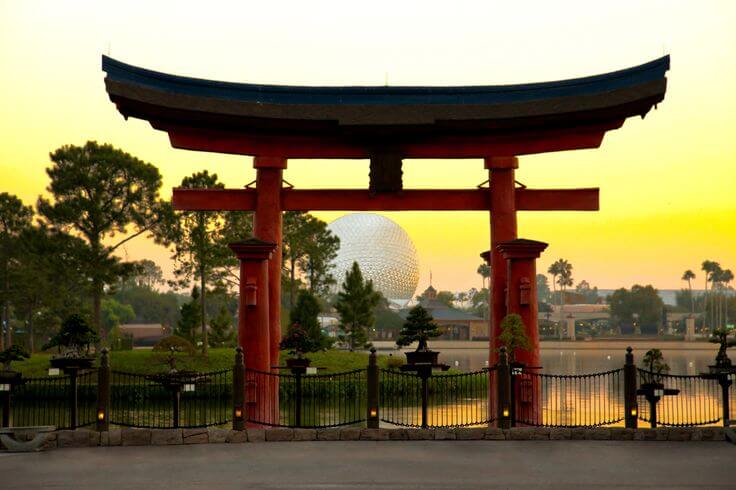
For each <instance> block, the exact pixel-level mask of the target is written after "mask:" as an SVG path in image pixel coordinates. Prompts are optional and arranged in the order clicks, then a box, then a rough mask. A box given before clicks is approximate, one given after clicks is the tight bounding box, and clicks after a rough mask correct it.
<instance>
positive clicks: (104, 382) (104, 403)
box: [97, 348, 111, 432]
mask: <svg viewBox="0 0 736 490" xmlns="http://www.w3.org/2000/svg"><path fill="white" fill-rule="evenodd" d="M110 405H111V404H110V356H109V354H108V350H107V349H106V348H105V349H102V355H101V356H100V367H99V368H98V369H97V430H98V431H100V432H103V431H107V430H110Z"/></svg>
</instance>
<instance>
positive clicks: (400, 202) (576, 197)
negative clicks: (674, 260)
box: [173, 188, 599, 211]
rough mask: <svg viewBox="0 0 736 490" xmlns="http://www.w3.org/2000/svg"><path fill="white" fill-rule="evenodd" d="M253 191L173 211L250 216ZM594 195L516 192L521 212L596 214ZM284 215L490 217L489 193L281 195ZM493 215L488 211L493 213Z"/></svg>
mask: <svg viewBox="0 0 736 490" xmlns="http://www.w3.org/2000/svg"><path fill="white" fill-rule="evenodd" d="M256 192H257V191H256V189H178V188H177V189H174V197H173V204H174V208H175V209H179V210H190V211H216V210H223V211H253V210H255V207H256ZM598 193H599V191H598V189H595V188H593V189H517V190H516V209H517V210H519V211H598V209H599V205H598ZM281 196H282V205H283V206H282V207H283V209H284V210H287V211H488V210H491V209H490V199H489V191H488V189H431V190H430V189H422V190H404V191H403V192H401V193H398V194H371V193H370V192H369V191H368V190H363V189H301V190H299V189H283V190H282V191H281ZM491 211H492V210H491Z"/></svg>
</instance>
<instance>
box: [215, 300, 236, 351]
mask: <svg viewBox="0 0 736 490" xmlns="http://www.w3.org/2000/svg"><path fill="white" fill-rule="evenodd" d="M208 340H209V342H210V347H231V346H233V345H234V344H235V329H234V328H233V316H232V315H231V314H230V312H229V311H228V310H227V307H226V306H225V305H222V306H220V310H219V311H218V313H217V315H215V316H214V318H212V320H210V334H209V336H208Z"/></svg>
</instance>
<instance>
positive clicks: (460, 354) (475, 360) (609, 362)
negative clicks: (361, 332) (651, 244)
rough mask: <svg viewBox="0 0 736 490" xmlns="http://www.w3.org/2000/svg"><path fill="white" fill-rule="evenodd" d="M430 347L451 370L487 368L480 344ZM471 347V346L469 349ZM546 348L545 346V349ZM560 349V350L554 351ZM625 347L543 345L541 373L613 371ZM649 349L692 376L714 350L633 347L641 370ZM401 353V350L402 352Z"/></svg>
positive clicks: (383, 349) (673, 369) (383, 348)
mask: <svg viewBox="0 0 736 490" xmlns="http://www.w3.org/2000/svg"><path fill="white" fill-rule="evenodd" d="M376 344H377V347H378V349H379V354H384V355H385V354H389V353H391V354H392V355H400V356H401V357H402V358H403V357H404V356H403V354H402V353H399V352H398V351H391V350H390V349H391V344H389V343H385V344H386V345H383V344H379V343H376ZM437 344H438V345H437V347H435V345H434V344H433V347H434V348H436V349H437V350H440V351H441V354H440V361H441V362H443V363H445V364H449V365H450V367H452V368H453V369H457V370H460V371H466V372H467V371H477V370H479V369H482V368H484V367H486V366H487V364H486V361H487V360H488V347H487V345H484V344H483V343H481V342H472V343H470V342H467V343H464V345H468V344H471V346H469V347H464V346H463V347H459V348H458V347H453V345H452V344H453V343H452V342H444V343H441V344H440V343H439V342H438V343H437ZM473 344H474V345H473ZM545 344H547V345H545ZM557 346H560V347H557ZM625 347H626V343H625V342H620V343H619V342H617V343H615V344H614V343H608V342H601V343H600V345H592V343H591V342H578V343H570V342H550V343H548V342H543V343H542V347H541V357H542V367H543V368H544V369H543V370H542V371H541V372H543V373H548V374H588V373H595V372H600V371H609V370H611V369H617V368H620V367H622V366H623V365H624V356H625V354H626V350H625ZM651 347H658V348H660V349H661V350H662V354H663V355H664V359H665V362H667V364H668V365H669V366H670V374H679V375H696V374H699V373H701V372H704V371H707V370H708V365H709V364H713V362H714V360H715V357H716V353H717V351H718V347H717V346H716V345H713V344H697V345H696V346H695V347H694V348H687V347H686V345H683V343H679V342H678V343H674V342H670V343H667V342H659V343H651V344H647V345H637V344H634V359H635V362H636V364H637V365H639V366H641V360H642V358H643V357H644V353H645V352H646V351H647V350H648V349H649V348H651ZM402 352H403V350H402Z"/></svg>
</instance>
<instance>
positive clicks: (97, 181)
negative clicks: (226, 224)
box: [38, 141, 171, 340]
mask: <svg viewBox="0 0 736 490" xmlns="http://www.w3.org/2000/svg"><path fill="white" fill-rule="evenodd" d="M50 158H51V161H52V163H53V165H52V166H51V167H50V168H48V169H47V170H46V173H47V174H48V176H49V178H50V179H51V183H50V184H49V187H48V191H49V192H50V193H51V195H52V196H53V201H51V200H48V199H46V198H43V197H40V198H39V199H38V211H39V213H40V214H41V215H42V216H43V217H44V218H45V220H46V222H48V223H49V224H51V225H52V226H54V227H55V228H57V229H59V230H62V231H69V232H72V233H75V234H78V235H79V236H80V237H82V238H83V239H84V240H85V242H86V247H85V249H83V250H80V251H79V253H78V255H77V256H76V257H75V258H76V261H77V263H78V264H79V266H80V267H81V268H83V270H84V272H85V275H86V276H87V278H88V280H89V282H90V285H91V296H92V319H93V321H92V323H93V325H94V327H95V328H96V329H97V330H98V332H99V333H100V335H101V336H102V339H103V340H104V339H105V338H106V331H105V329H104V328H101V327H102V321H101V311H100V308H101V301H102V295H103V292H104V287H105V286H106V285H110V284H114V283H115V282H117V280H119V278H120V277H124V276H126V275H128V274H129V273H130V272H131V270H132V266H131V265H130V264H126V263H123V262H122V261H121V260H120V259H119V258H118V257H117V256H116V255H114V252H115V251H116V250H117V249H118V248H119V247H120V246H122V245H123V244H125V243H126V242H128V241H129V240H131V239H133V238H135V237H137V236H139V235H142V234H144V233H147V232H152V231H154V230H155V229H156V228H157V227H159V226H161V225H162V224H165V223H166V221H167V218H168V216H170V211H171V208H170V205H168V204H167V203H165V202H163V201H161V200H160V199H159V194H158V193H159V189H160V188H161V175H160V174H159V171H158V169H157V168H156V167H155V166H153V165H151V164H150V163H146V162H143V161H141V160H139V159H137V158H135V157H133V156H131V155H130V154H128V153H125V152H124V151H122V150H119V149H116V148H113V147H112V146H111V145H100V144H98V143H96V142H94V141H89V142H87V143H86V144H85V145H84V146H74V145H66V146H62V147H61V148H59V149H58V150H56V151H54V152H53V153H51V155H50ZM131 227H132V228H133V229H134V231H133V233H132V234H130V235H127V236H125V238H123V239H121V240H118V241H117V242H112V240H111V239H112V238H113V237H115V236H117V235H120V234H122V233H125V232H126V230H128V229H130V228H131Z"/></svg>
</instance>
